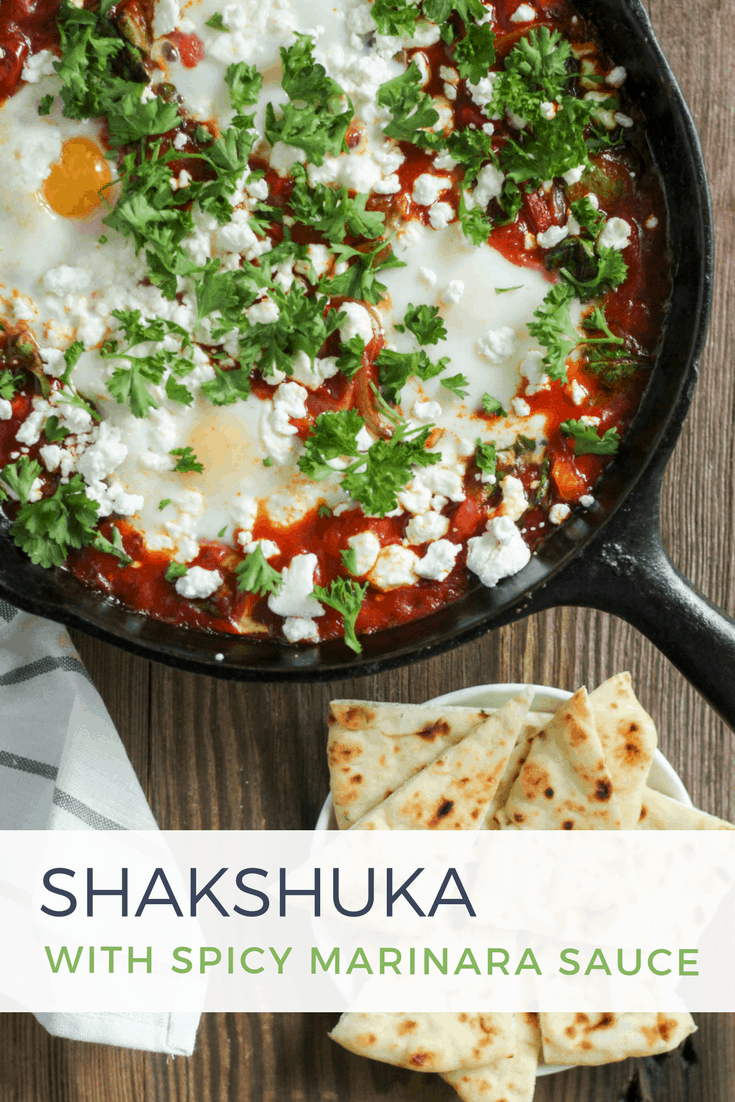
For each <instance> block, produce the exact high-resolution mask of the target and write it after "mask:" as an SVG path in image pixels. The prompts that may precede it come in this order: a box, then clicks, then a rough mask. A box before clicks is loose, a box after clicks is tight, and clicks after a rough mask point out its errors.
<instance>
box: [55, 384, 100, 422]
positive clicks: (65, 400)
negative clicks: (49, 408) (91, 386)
mask: <svg viewBox="0 0 735 1102" xmlns="http://www.w3.org/2000/svg"><path fill="white" fill-rule="evenodd" d="M56 393H57V394H58V396H59V397H58V399H57V400H56V404H57V405H58V406H64V405H66V406H76V407H77V409H83V410H84V411H85V413H88V414H89V416H90V417H91V418H92V420H93V421H101V420H102V418H101V417H100V415H99V413H98V412H97V410H96V409H95V408H94V406H93V405H92V404H91V403H90V402H88V401H87V400H86V399H85V398H82V396H81V394H78V393H77V392H76V390H70V389H69V388H68V386H67V387H65V388H64V389H63V390H59V391H57V392H56Z"/></svg>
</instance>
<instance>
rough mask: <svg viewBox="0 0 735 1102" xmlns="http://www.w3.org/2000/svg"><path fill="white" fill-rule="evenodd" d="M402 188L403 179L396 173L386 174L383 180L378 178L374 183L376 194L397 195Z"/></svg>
mask: <svg viewBox="0 0 735 1102" xmlns="http://www.w3.org/2000/svg"><path fill="white" fill-rule="evenodd" d="M400 190H401V181H400V180H399V179H398V177H397V176H396V174H395V173H393V174H392V175H391V176H385V177H384V178H383V179H382V180H378V181H377V182H376V183H375V184H373V191H374V192H375V194H376V195H395V194H396V192H398V191H400Z"/></svg>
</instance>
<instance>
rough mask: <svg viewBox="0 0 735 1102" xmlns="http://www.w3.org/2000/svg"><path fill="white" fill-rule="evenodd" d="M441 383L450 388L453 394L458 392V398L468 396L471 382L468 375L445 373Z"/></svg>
mask: <svg viewBox="0 0 735 1102" xmlns="http://www.w3.org/2000/svg"><path fill="white" fill-rule="evenodd" d="M441 384H442V386H443V387H446V389H447V390H450V391H451V392H452V394H456V395H457V397H458V398H466V397H467V388H468V387H469V385H470V383H469V379H468V378H467V376H466V375H443V376H442V378H441Z"/></svg>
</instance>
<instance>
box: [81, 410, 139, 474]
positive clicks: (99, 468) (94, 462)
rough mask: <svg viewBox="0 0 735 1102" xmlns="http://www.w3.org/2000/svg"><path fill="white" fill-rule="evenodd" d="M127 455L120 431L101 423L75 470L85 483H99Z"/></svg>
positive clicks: (108, 423) (126, 447)
mask: <svg viewBox="0 0 735 1102" xmlns="http://www.w3.org/2000/svg"><path fill="white" fill-rule="evenodd" d="M127 454H128V446H127V444H123V442H122V431H121V430H120V429H119V428H117V426H115V425H111V424H110V422H109V421H102V422H100V424H99V425H98V426H97V428H96V429H95V430H94V443H93V444H91V445H90V446H89V447H88V448H87V450H86V451H85V453H84V455H83V456H82V457H81V459H80V460H79V461H78V463H77V470H78V471H79V473H80V474H81V475H82V477H83V478H84V480H85V482H101V481H103V480H104V479H105V478H107V476H108V475H110V474H112V472H113V471H114V470H115V469H116V468H117V467H119V466H120V464H121V463H122V462H123V460H124V459H125V458H126V457H127Z"/></svg>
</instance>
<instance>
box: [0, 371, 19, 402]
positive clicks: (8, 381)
mask: <svg viewBox="0 0 735 1102" xmlns="http://www.w3.org/2000/svg"><path fill="white" fill-rule="evenodd" d="M22 386H23V380H22V378H21V377H20V376H19V375H14V374H13V372H12V371H10V370H9V368H6V369H5V370H4V371H2V372H0V398H4V399H5V401H6V402H12V400H13V398H14V397H15V395H16V394H17V393H18V391H19V390H20V389H21V388H22Z"/></svg>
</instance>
